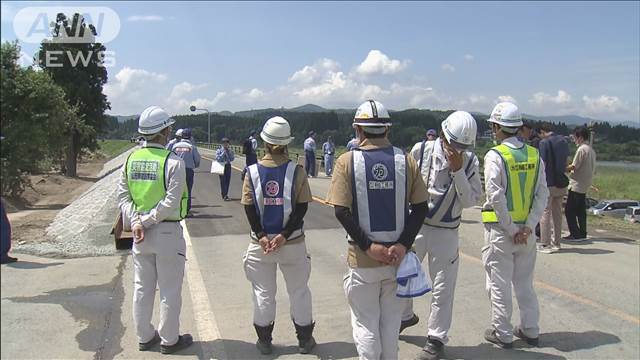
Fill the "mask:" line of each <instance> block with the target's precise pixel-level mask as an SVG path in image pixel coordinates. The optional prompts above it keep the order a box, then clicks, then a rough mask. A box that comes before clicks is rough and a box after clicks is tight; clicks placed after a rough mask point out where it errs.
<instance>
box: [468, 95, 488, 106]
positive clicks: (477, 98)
mask: <svg viewBox="0 0 640 360" xmlns="http://www.w3.org/2000/svg"><path fill="white" fill-rule="evenodd" d="M469 102H470V103H471V104H472V105H477V104H486V103H487V98H486V97H485V96H482V95H470V96H469Z"/></svg>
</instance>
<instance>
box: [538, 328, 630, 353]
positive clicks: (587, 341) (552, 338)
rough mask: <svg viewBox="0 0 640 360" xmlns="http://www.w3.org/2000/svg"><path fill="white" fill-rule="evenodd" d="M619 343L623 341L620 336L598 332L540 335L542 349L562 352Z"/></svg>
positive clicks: (566, 332)
mask: <svg viewBox="0 0 640 360" xmlns="http://www.w3.org/2000/svg"><path fill="white" fill-rule="evenodd" d="M619 342H621V340H620V338H619V337H618V336H616V335H613V334H609V333H605V332H602V331H597V330H591V331H585V332H581V333H579V332H570V331H559V332H552V333H543V334H540V347H552V348H555V349H556V350H558V351H562V352H571V351H576V350H585V349H593V348H596V347H598V346H602V345H609V344H617V343H619Z"/></svg>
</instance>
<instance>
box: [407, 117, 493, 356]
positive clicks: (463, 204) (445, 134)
mask: <svg viewBox="0 0 640 360" xmlns="http://www.w3.org/2000/svg"><path fill="white" fill-rule="evenodd" d="M476 129H477V125H476V120H475V119H474V118H473V116H471V114H469V113H468V112H466V111H455V112H453V113H452V114H451V115H449V116H448V117H447V118H446V120H444V121H443V122H442V130H441V132H440V137H438V138H437V139H436V140H433V141H426V140H425V141H422V142H419V143H417V144H415V146H414V147H413V150H411V155H412V156H413V158H414V159H415V160H416V161H417V162H418V166H419V168H420V173H421V175H422V178H423V180H424V182H425V184H426V185H427V189H428V191H429V212H428V213H427V217H426V218H425V220H424V226H423V228H422V234H423V236H422V237H418V238H417V239H416V242H415V245H414V246H415V250H416V255H417V256H418V258H419V259H420V261H422V260H423V259H424V257H425V255H426V254H427V253H428V254H429V257H428V261H429V273H430V275H431V281H432V282H433V293H432V294H433V296H432V298H431V312H430V314H429V321H428V324H427V328H428V331H427V343H426V344H425V346H424V348H423V349H422V352H421V353H420V358H421V359H437V358H439V357H440V356H441V355H442V354H443V351H444V344H446V343H447V342H448V340H449V338H448V336H447V335H448V333H449V329H450V328H451V320H452V315H453V296H454V290H455V287H456V279H457V277H458V266H459V264H460V258H459V253H458V243H459V241H460V240H459V237H458V227H459V226H460V221H461V217H462V210H463V209H464V208H470V207H473V206H475V205H476V204H477V203H478V201H479V200H480V198H481V196H482V182H481V181H480V170H479V161H478V157H477V156H476V155H475V154H474V153H473V146H474V144H475V140H476ZM406 302H407V304H406V307H405V311H404V314H403V318H402V326H401V328H400V331H401V332H402V330H404V329H405V328H407V327H409V326H413V325H415V324H417V323H418V321H419V319H418V316H417V315H415V314H414V312H413V306H412V305H413V302H412V301H411V299H407V300H406Z"/></svg>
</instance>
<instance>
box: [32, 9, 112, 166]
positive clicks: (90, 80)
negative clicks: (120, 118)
mask: <svg viewBox="0 0 640 360" xmlns="http://www.w3.org/2000/svg"><path fill="white" fill-rule="evenodd" d="M51 32H52V39H51V40H48V39H45V40H43V42H42V44H40V52H39V54H38V63H39V65H40V67H41V68H42V69H43V70H44V72H45V73H47V74H49V75H50V76H51V78H52V79H53V80H54V81H55V83H56V84H58V85H60V86H61V87H62V89H64V92H65V98H66V99H67V102H68V103H69V104H71V105H72V106H74V107H76V108H77V110H78V115H79V116H80V119H81V120H82V121H80V122H70V123H69V127H68V128H67V133H66V138H67V139H68V142H69V146H68V147H67V154H66V162H65V165H66V166H65V169H64V170H65V173H66V175H67V176H73V177H75V176H76V174H77V172H76V169H77V161H78V155H79V154H80V151H81V150H82V149H83V148H89V149H91V150H95V149H96V148H97V146H98V144H97V141H96V134H97V133H98V132H99V131H100V130H101V129H102V126H103V124H104V122H105V111H106V110H107V109H110V108H111V106H110V104H109V102H108V101H107V97H106V95H104V94H103V92H102V89H103V86H104V84H106V82H107V70H106V68H105V67H104V61H103V60H104V54H105V51H106V48H105V47H104V45H103V44H101V43H97V42H95V36H96V35H97V32H96V29H95V27H94V26H93V25H87V24H86V23H85V21H84V18H83V17H82V16H81V15H80V14H77V13H76V14H74V15H73V17H72V19H71V21H69V19H67V17H66V16H65V15H64V14H62V13H60V14H58V16H57V17H56V21H55V23H52V31H51Z"/></svg>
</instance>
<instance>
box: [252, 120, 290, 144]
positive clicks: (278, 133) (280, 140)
mask: <svg viewBox="0 0 640 360" xmlns="http://www.w3.org/2000/svg"><path fill="white" fill-rule="evenodd" d="M260 137H261V138H262V140H264V142H266V143H268V144H272V145H287V144H289V143H290V142H291V140H293V139H294V138H293V137H292V136H291V127H289V122H288V121H287V120H286V119H285V118H283V117H280V116H274V117H272V118H271V119H269V120H267V122H266V123H265V124H264V127H262V132H261V133H260Z"/></svg>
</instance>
